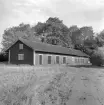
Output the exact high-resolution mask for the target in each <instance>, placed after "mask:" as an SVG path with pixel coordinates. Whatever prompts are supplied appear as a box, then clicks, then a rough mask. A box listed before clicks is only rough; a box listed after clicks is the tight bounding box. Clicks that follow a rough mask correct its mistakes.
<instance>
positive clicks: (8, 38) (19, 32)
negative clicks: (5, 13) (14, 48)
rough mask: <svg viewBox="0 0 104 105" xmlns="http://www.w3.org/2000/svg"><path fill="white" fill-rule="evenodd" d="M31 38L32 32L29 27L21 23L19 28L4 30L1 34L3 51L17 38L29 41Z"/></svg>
mask: <svg viewBox="0 0 104 105" xmlns="http://www.w3.org/2000/svg"><path fill="white" fill-rule="evenodd" d="M32 36H33V32H32V31H31V27H30V25H29V24H23V23H21V24H20V25H19V26H15V27H11V28H8V29H6V30H4V34H3V40H2V45H3V50H4V49H6V48H8V47H9V46H10V45H11V44H12V43H13V42H14V41H15V40H17V39H18V38H19V37H22V38H24V39H29V38H31V37H32Z"/></svg>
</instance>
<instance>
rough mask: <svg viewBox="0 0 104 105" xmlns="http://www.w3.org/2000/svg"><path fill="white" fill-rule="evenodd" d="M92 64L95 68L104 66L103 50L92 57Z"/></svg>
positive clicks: (97, 51)
mask: <svg viewBox="0 0 104 105" xmlns="http://www.w3.org/2000/svg"><path fill="white" fill-rule="evenodd" d="M90 62H91V63H92V65H95V66H102V65H104V53H103V52H102V51H101V50H99V49H98V50H95V51H94V52H93V54H92V55H91V56H90Z"/></svg>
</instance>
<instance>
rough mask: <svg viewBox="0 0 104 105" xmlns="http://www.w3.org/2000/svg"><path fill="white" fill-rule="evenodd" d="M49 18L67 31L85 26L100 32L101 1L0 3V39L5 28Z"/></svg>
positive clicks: (11, 0) (4, 0)
mask: <svg viewBox="0 0 104 105" xmlns="http://www.w3.org/2000/svg"><path fill="white" fill-rule="evenodd" d="M50 16H51V17H58V18H59V19H61V20H63V23H64V24H66V25H67V26H68V27H70V26H71V25H78V26H79V27H81V26H85V25H88V26H92V27H93V29H94V31H96V32H99V31H100V30H102V29H104V0H0V36H2V34H3V31H4V30H5V29H6V28H8V27H11V26H15V25H19V24H20V23H21V22H24V23H29V24H35V23H37V22H38V21H41V22H44V21H46V20H47V19H48V17H50ZM0 39H1V37H0Z"/></svg>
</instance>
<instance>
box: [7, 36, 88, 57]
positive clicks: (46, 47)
mask: <svg viewBox="0 0 104 105" xmlns="http://www.w3.org/2000/svg"><path fill="white" fill-rule="evenodd" d="M19 40H20V41H21V42H23V43H24V44H26V45H27V46H29V47H30V48H32V49H33V50H35V51H41V52H49V53H57V54H67V55H73V56H80V57H89V56H88V55H87V54H85V53H83V52H81V51H80V50H75V49H72V48H65V47H61V46H58V45H51V44H46V43H42V42H36V41H30V40H25V39H21V38H20V39H18V40H17V41H19ZM17 41H16V42H17ZM16 42H14V43H13V44H12V45H11V46H13V45H14V44H15V43H16ZM11 46H10V47H11ZM10 47H9V48H10ZM9 48H8V49H9Z"/></svg>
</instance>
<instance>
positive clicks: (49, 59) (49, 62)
mask: <svg viewBox="0 0 104 105" xmlns="http://www.w3.org/2000/svg"><path fill="white" fill-rule="evenodd" d="M48 64H51V56H48Z"/></svg>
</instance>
